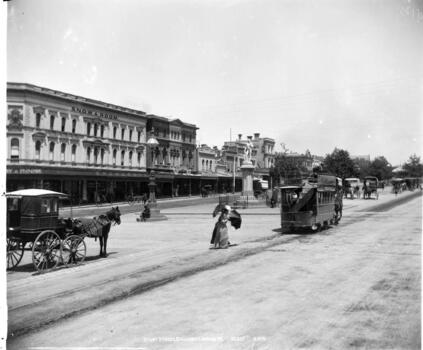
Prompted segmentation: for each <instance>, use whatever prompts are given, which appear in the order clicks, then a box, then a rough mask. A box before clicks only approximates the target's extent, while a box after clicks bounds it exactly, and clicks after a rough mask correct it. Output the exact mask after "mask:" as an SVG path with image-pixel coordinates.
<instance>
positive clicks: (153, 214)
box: [147, 129, 167, 221]
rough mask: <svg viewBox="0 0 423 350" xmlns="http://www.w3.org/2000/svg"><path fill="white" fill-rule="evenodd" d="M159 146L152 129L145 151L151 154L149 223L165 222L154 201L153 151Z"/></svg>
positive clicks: (164, 217)
mask: <svg viewBox="0 0 423 350" xmlns="http://www.w3.org/2000/svg"><path fill="white" fill-rule="evenodd" d="M158 145H159V142H158V141H157V139H156V138H155V137H154V129H152V130H151V134H150V138H149V139H148V140H147V147H148V148H147V149H148V150H150V152H152V159H151V161H152V164H151V170H150V176H149V178H148V180H149V182H148V189H149V192H150V194H149V205H150V219H149V220H151V221H158V220H166V219H167V218H166V216H164V215H163V214H161V213H160V209H158V208H157V201H156V174H155V172H154V170H153V169H152V168H153V166H154V149H155V148H156V147H157V146H158Z"/></svg>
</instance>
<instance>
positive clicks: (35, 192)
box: [6, 188, 68, 198]
mask: <svg viewBox="0 0 423 350" xmlns="http://www.w3.org/2000/svg"><path fill="white" fill-rule="evenodd" d="M41 196H45V197H59V198H67V197H68V195H67V194H65V193H61V192H55V191H50V190H43V189H39V188H27V189H24V190H18V191H13V192H7V193H6V197H9V198H13V197H15V198H22V197H41Z"/></svg>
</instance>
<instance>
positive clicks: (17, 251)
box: [6, 238, 25, 270]
mask: <svg viewBox="0 0 423 350" xmlns="http://www.w3.org/2000/svg"><path fill="white" fill-rule="evenodd" d="M6 241H7V249H6V250H7V269H8V270H9V269H12V268H14V267H15V266H17V265H18V264H19V263H20V262H21V260H22V257H23V255H24V247H25V244H23V242H22V241H21V240H20V239H14V238H7V239H6Z"/></svg>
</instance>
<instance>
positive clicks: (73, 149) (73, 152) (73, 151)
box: [72, 145, 76, 162]
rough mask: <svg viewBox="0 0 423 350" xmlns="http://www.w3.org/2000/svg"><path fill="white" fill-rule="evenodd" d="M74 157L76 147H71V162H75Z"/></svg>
mask: <svg viewBox="0 0 423 350" xmlns="http://www.w3.org/2000/svg"><path fill="white" fill-rule="evenodd" d="M75 157H76V145H72V162H75Z"/></svg>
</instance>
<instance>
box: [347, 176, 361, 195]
mask: <svg viewBox="0 0 423 350" xmlns="http://www.w3.org/2000/svg"><path fill="white" fill-rule="evenodd" d="M343 188H344V195H345V198H350V199H354V198H360V179H358V178H356V177H347V178H346V179H344V186H343Z"/></svg>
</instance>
